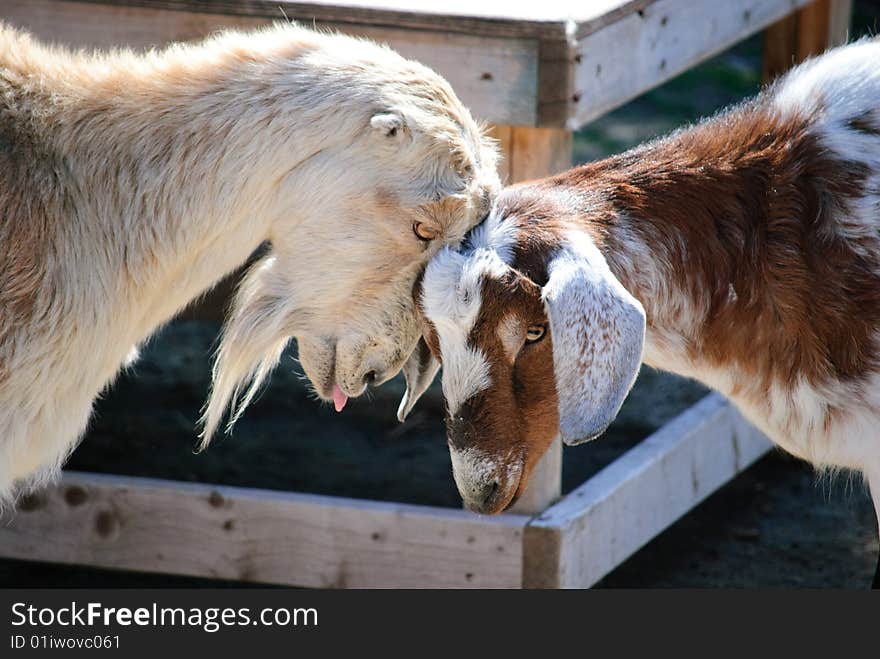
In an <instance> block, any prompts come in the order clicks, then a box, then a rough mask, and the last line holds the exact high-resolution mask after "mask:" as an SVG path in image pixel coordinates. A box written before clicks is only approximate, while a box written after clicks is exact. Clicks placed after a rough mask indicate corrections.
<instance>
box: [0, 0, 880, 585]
mask: <svg viewBox="0 0 880 659" xmlns="http://www.w3.org/2000/svg"><path fill="white" fill-rule="evenodd" d="M877 4H878V3H876V2H868V1H865V0H860V1H857V2H856V3H855V7H856V13H855V20H854V23H853V24H854V30H853V34H854V35H855V36H859V35H861V34H864V33H867V32H871V31H873V32H876V28H877V16H878V15H880V10H878V8H877ZM760 54H761V41H760V38H753V39H750V40H749V41H747V42H744V43H743V44H740V45H739V46H737V47H736V48H734V49H732V50H730V51H728V52H727V53H725V54H723V55H722V56H719V57H718V58H715V59H713V60H711V61H710V62H707V63H706V64H704V65H701V66H700V67H697V68H696V69H694V70H692V71H689V72H687V73H686V74H684V75H682V76H680V77H678V78H676V79H675V80H673V81H671V82H670V83H668V84H666V85H664V86H662V87H661V88H659V89H657V90H655V91H653V92H651V93H649V94H646V95H645V96H643V97H641V98H639V99H637V100H636V101H634V102H632V103H630V104H628V105H627V106H625V107H623V108H621V109H620V110H618V111H616V112H613V113H611V114H609V115H607V116H606V117H603V118H602V119H600V120H598V121H596V122H594V123H592V124H591V125H590V126H588V127H587V128H585V129H584V130H583V131H581V132H580V133H579V134H578V135H577V136H576V140H575V158H576V160H579V161H584V160H589V159H594V158H598V157H602V156H604V155H606V154H608V153H612V152H616V151H620V150H623V149H626V148H628V147H629V146H631V145H633V144H636V143H638V142H640V141H642V140H645V139H648V138H650V137H652V136H654V135H656V134H659V133H663V132H666V131H668V130H671V129H673V128H675V127H677V126H679V125H682V124H684V123H687V122H690V121H693V120H695V119H697V118H698V117H700V116H704V115H707V114H711V113H713V112H715V111H716V110H717V109H719V108H720V107H723V106H724V105H727V104H729V103H732V102H735V101H737V100H739V99H741V98H743V97H745V96H748V95H750V94H752V93H754V92H755V91H756V90H757V88H758V86H759V82H760V81H759V73H758V72H759V70H760V66H759V63H760ZM216 332H217V325H216V323H211V322H204V321H194V320H189V321H179V322H176V323H173V324H172V325H170V326H169V327H168V328H167V329H166V330H165V331H163V332H162V333H161V334H160V335H159V336H158V337H156V338H155V339H154V340H153V341H152V342H151V343H150V345H149V346H148V347H147V349H146V350H145V353H144V356H143V358H142V359H141V360H140V361H139V362H138V363H137V364H136V366H135V367H134V368H133V369H132V370H131V371H130V372H128V373H126V374H124V375H123V376H122V377H121V378H120V380H119V381H118V382H117V383H116V384H115V385H114V386H113V387H111V388H110V390H109V391H108V392H107V393H106V395H105V396H104V397H103V399H102V400H101V401H100V402H99V403H98V405H97V409H96V414H95V418H94V420H93V422H92V424H91V429H90V431H89V433H88V435H87V437H86V438H85V440H84V441H83V443H82V445H81V446H80V447H79V448H78V449H77V450H76V452H75V453H74V455H73V457H72V459H71V460H70V462H69V465H68V468H70V469H77V470H89V471H104V472H113V473H121V474H133V475H142V476H153V477H159V478H170V479H177V480H185V481H203V482H211V483H223V484H230V485H243V486H255V487H265V488H274V489H280V490H293V491H302V492H314V493H322V494H332V495H340V496H353V497H361V498H369V499H378V500H387V501H401V502H411V503H421V504H428V505H438V506H449V507H458V506H459V505H460V500H459V497H458V494H457V492H456V490H455V486H454V483H453V481H452V476H451V466H450V464H449V455H448V451H447V449H446V443H445V438H444V434H443V427H442V421H441V410H442V400H441V396H440V393H439V388H438V387H437V385H435V386H434V387H433V388H432V389H431V390H430V391H429V393H428V394H427V395H426V396H425V398H424V399H423V400H422V401H420V403H419V405H418V406H417V408H416V410H415V411H414V412H413V414H412V416H411V417H410V419H409V420H408V421H407V422H406V423H405V424H402V425H401V424H399V423H398V422H397V420H396V418H395V410H396V407H397V403H398V401H399V399H400V395H401V394H402V392H403V384H402V382H401V381H399V380H395V381H393V382H391V383H388V384H387V385H385V386H383V387H381V388H380V389H378V390H376V391H375V392H374V393H373V395H372V396H371V399H370V400H360V401H352V402H350V403H349V406H348V407H347V408H346V409H345V411H344V413H342V414H335V413H334V412H333V410H332V409H331V408H329V407H328V406H326V405H319V404H318V403H316V402H315V401H314V400H312V399H311V398H310V396H309V394H308V391H307V388H306V386H305V384H304V382H303V381H302V380H301V376H300V375H298V372H297V365H296V362H295V361H294V353H293V351H291V352H290V354H288V355H286V356H285V358H284V359H283V360H282V365H281V366H280V367H279V369H278V370H277V371H276V373H275V374H274V375H273V377H272V381H271V384H270V386H268V387H267V388H266V390H265V391H264V392H263V394H262V396H261V397H260V399H259V400H258V401H257V402H256V403H255V404H254V405H253V406H252V407H251V408H249V410H248V411H247V412H246V414H245V416H244V417H243V418H242V420H241V421H240V422H239V424H238V426H237V427H236V430H235V432H234V434H233V435H232V436H230V437H223V438H218V439H217V440H215V442H214V443H213V444H212V445H211V447H210V448H209V449H208V450H207V451H205V452H203V453H201V454H194V453H193V447H194V446H195V425H196V419H197V417H198V413H199V409H200V407H201V405H202V403H203V402H204V397H205V395H206V392H207V387H208V379H209V353H210V350H211V346H212V342H213V341H214V339H215V336H216ZM705 393H706V392H705V390H704V389H703V388H702V387H701V386H699V385H697V384H695V383H693V382H688V381H684V380H681V379H679V378H675V377H673V376H670V375H667V374H663V373H657V372H654V371H652V370H650V369H643V372H642V374H641V375H640V377H639V380H638V382H637V384H636V387H635V389H634V390H633V392H632V394H631V395H630V397H629V399H628V400H627V403H626V404H625V406H624V409H623V410H622V412H621V414H620V416H619V418H618V419H617V421H616V422H615V423H614V425H613V426H612V427H611V428H610V429H609V431H608V432H607V433H606V435H604V436H603V437H602V438H600V439H598V440H596V441H594V442H592V443H590V444H587V445H584V446H580V447H576V448H568V449H566V450H565V454H564V460H563V464H564V469H563V489H564V491H569V490H571V489H573V488H574V487H576V486H578V485H579V484H580V483H582V482H583V481H584V480H586V479H587V478H588V477H589V476H590V475H592V474H594V473H595V472H596V471H598V470H599V469H601V468H602V467H603V466H604V465H606V464H608V463H609V462H610V461H612V460H613V459H614V458H615V457H617V456H619V455H620V454H622V453H623V452H624V451H626V450H627V449H628V448H630V447H631V446H633V445H634V444H635V443H636V442H638V441H639V440H641V439H642V438H644V437H645V436H647V435H648V434H650V433H651V432H653V430H655V429H656V428H658V427H659V426H660V425H662V424H663V423H664V422H665V421H667V420H668V419H670V418H671V417H672V416H674V415H675V414H677V413H678V412H680V411H681V410H683V409H685V408H686V407H687V406H689V405H691V404H693V403H694V402H696V401H697V400H699V398H700V397H702V396H703V395H705ZM877 553H878V543H877V530H876V520H875V517H874V513H873V509H872V506H871V502H870V499H869V497H868V496H867V492H866V489H865V487H864V486H863V485H862V484H861V482H860V481H858V480H853V479H850V478H847V476H846V475H843V476H838V477H836V478H834V479H832V480H828V479H822V478H819V477H817V476H816V475H815V474H814V472H813V471H812V469H810V468H809V467H808V466H806V465H805V464H803V463H801V462H799V461H797V460H794V459H792V458H789V457H787V456H785V455H783V454H781V453H780V452H774V453H771V454H770V455H768V456H767V457H765V458H764V459H762V460H761V461H759V462H758V463H757V464H756V465H755V466H753V467H752V468H750V469H748V470H747V471H746V472H745V473H743V474H742V475H741V476H739V477H737V478H736V479H734V481H732V482H731V483H730V484H729V485H727V486H726V487H724V488H722V489H721V490H720V491H719V492H717V493H716V494H715V495H713V496H712V497H710V498H709V499H708V500H707V501H706V502H704V503H703V504H702V505H700V506H698V507H697V508H695V509H694V510H693V511H691V512H690V513H689V514H688V515H686V516H685V517H683V518H682V519H681V520H680V521H679V522H677V523H676V524H674V525H673V526H672V527H670V528H669V529H668V530H667V531H666V532H664V533H663V534H661V535H660V536H659V537H658V538H656V539H655V540H654V541H652V542H650V543H649V544H648V545H647V546H646V547H644V548H643V549H642V550H640V551H639V552H638V553H636V554H635V555H634V556H633V557H632V558H631V559H630V560H628V561H627V562H626V563H624V564H623V565H621V566H620V567H619V568H618V569H617V570H615V571H614V572H612V573H611V574H610V575H608V576H607V577H606V578H605V579H604V580H603V581H602V582H601V583H600V584H599V586H600V587H609V588H629V587H737V588H738V587H827V588H866V587H867V586H868V585H869V584H870V582H871V577H872V575H873V572H874V566H875V564H876V556H877ZM217 585H239V584H237V583H236V584H232V583H230V584H224V583H222V582H216V581H208V580H201V579H191V578H186V577H169V576H163V575H149V574H139V573H135V572H114V571H105V570H96V569H88V568H79V567H64V566H52V565H44V564H39V563H32V562H25V561H10V560H0V587H11V586H95V587H100V586H123V587H124V586H217Z"/></svg>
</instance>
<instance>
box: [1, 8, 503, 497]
mask: <svg viewBox="0 0 880 659" xmlns="http://www.w3.org/2000/svg"><path fill="white" fill-rule="evenodd" d="M495 159H496V154H495V151H494V147H493V146H492V145H491V144H490V143H489V141H488V140H486V139H485V138H484V137H483V135H482V134H481V131H480V129H479V128H478V127H477V126H476V124H475V123H474V121H473V119H472V118H471V116H470V114H469V113H468V111H467V110H466V109H465V108H464V107H463V106H462V105H461V103H460V102H459V101H458V99H457V98H456V96H455V94H454V93H453V91H452V90H451V89H450V87H449V85H448V84H447V83H446V82H445V81H444V80H443V79H442V78H441V77H440V76H438V75H437V74H436V73H434V72H432V71H431V70H429V69H427V68H426V67H424V66H422V65H420V64H418V63H415V62H411V61H408V60H405V59H403V58H402V57H400V56H399V55H397V54H396V53H394V52H393V51H391V50H390V49H388V48H385V47H380V46H377V45H375V44H372V43H369V42H367V41H364V40H358V39H352V38H348V37H344V36H340V35H330V34H322V33H317V32H313V31H309V30H306V29H302V28H299V27H296V26H291V25H286V24H285V25H278V26H275V27H273V28H270V29H265V30H262V31H258V32H254V33H251V34H240V33H235V32H228V33H225V34H222V35H219V36H217V37H214V38H212V39H209V40H207V41H205V42H204V43H201V44H197V45H176V46H172V47H170V48H168V49H166V50H162V51H159V52H149V53H146V54H142V55H138V54H135V53H132V52H128V51H121V52H114V53H110V54H86V53H71V52H67V51H63V50H60V49H53V48H48V47H45V46H43V45H41V44H39V43H37V42H35V41H34V40H32V39H31V38H30V37H29V36H28V35H26V34H23V33H20V32H17V31H15V30H13V29H11V28H8V27H3V26H2V25H0V499H3V498H6V499H8V498H10V496H12V494H13V492H14V490H21V488H22V487H23V486H26V485H27V484H29V483H30V484H33V483H37V482H40V481H41V480H44V479H45V478H48V477H50V476H51V475H52V474H54V473H55V472H56V470H57V468H58V467H59V465H60V464H61V463H62V462H63V460H64V459H65V457H66V456H67V455H68V453H69V452H70V451H71V450H72V448H73V447H74V445H75V444H76V441H77V439H78V438H79V437H80V436H81V434H82V432H83V430H84V429H85V427H86V423H87V420H88V418H89V414H90V410H91V406H92V402H93V400H94V398H95V397H96V395H97V394H98V393H99V392H100V391H101V389H102V388H103V387H105V386H106V385H107V383H108V382H110V380H111V379H112V378H113V377H114V376H115V374H116V373H117V372H118V370H119V368H120V367H121V366H122V365H123V364H124V363H125V362H126V360H127V359H132V358H133V356H135V355H136V349H135V350H133V349H132V346H136V345H137V344H138V343H140V342H142V341H144V340H145V339H146V338H147V337H148V336H149V335H150V334H151V333H152V332H154V331H155V330H156V328H157V327H158V326H159V325H160V324H162V323H164V322H166V321H168V320H169V319H170V318H171V317H172V316H174V314H176V313H177V312H178V311H179V310H180V309H181V308H183V307H184V306H185V305H186V304H187V303H189V302H190V301H192V300H193V299H194V298H196V297H198V296H199V295H200V294H202V293H203V292H205V291H206V290H207V289H209V288H210V287H211V286H213V285H214V284H215V283H216V282H217V281H218V280H220V279H221V278H222V277H223V276H224V275H225V274H226V273H228V272H230V271H231V270H233V269H234V268H236V267H237V266H238V265H240V264H241V263H243V262H244V261H245V260H246V259H247V257H248V255H249V254H251V252H252V251H253V250H254V248H256V247H257V246H258V245H259V244H260V243H261V242H263V241H266V240H269V241H271V246H272V247H271V250H270V252H269V254H268V255H267V256H266V258H263V259H262V260H261V261H260V262H259V263H258V264H256V265H255V266H254V267H253V268H252V269H251V270H250V272H249V273H248V275H247V277H246V280H245V281H244V283H243V284H242V286H241V289H240V290H239V292H238V295H237V297H236V299H235V302H234V304H233V307H232V309H231V312H230V314H229V319H228V322H227V324H226V328H225V331H224V334H223V338H222V342H221V344H220V348H219V352H218V357H217V362H216V367H215V371H214V380H213V389H212V393H211V398H210V401H209V403H208V405H207V408H206V413H205V430H204V435H203V437H204V441H205V442H207V441H208V439H209V438H210V437H211V435H212V433H213V432H214V431H215V429H216V428H217V427H218V424H219V423H220V421H221V419H222V417H223V415H224V413H225V410H226V408H227V406H228V405H229V404H230V403H231V404H232V406H233V417H232V418H233V421H234V419H235V418H236V417H237V415H238V414H240V413H241V410H242V409H243V407H244V406H245V405H246V404H247V402H248V401H249V400H250V398H251V396H252V394H253V392H254V389H255V388H256V387H257V386H258V385H259V384H260V382H261V381H262V380H263V379H264V378H265V376H266V375H267V373H268V372H269V371H270V370H271V368H272V367H273V366H274V365H275V363H276V361H277V359H278V357H279V354H280V353H281V351H282V349H283V347H284V345H285V344H286V343H287V341H288V340H289V339H290V337H292V336H296V337H297V338H298V339H299V348H300V357H301V360H302V364H303V367H304V369H305V371H306V374H307V375H308V376H309V378H310V379H311V381H312V382H313V383H314V387H315V389H316V391H317V392H318V394H319V395H320V396H321V397H322V398H324V399H325V400H326V399H330V398H333V399H334V400H335V401H336V404H337V408H340V407H341V406H342V405H344V403H345V400H346V398H347V397H348V396H349V395H351V396H355V395H359V394H360V393H361V392H362V391H363V390H364V388H365V387H366V386H367V384H370V383H379V382H381V381H383V380H385V379H387V378H389V377H391V376H392V375H394V374H395V373H396V372H397V371H399V370H400V368H401V366H402V365H403V364H404V362H405V361H406V360H407V358H408V356H409V355H410V354H411V353H412V352H413V351H414V349H415V347H416V345H417V342H418V340H419V336H420V333H419V327H418V322H417V320H416V317H415V315H414V313H413V308H412V297H411V291H412V286H413V282H414V280H415V277H416V274H417V272H419V271H420V270H421V268H422V267H423V266H424V264H425V263H426V262H427V260H428V258H429V257H430V256H431V255H432V254H433V253H434V252H436V251H437V250H438V249H439V248H440V247H441V246H442V245H444V244H451V243H456V242H457V241H459V240H460V239H461V237H462V236H463V235H464V233H465V232H466V231H467V230H468V229H469V228H470V227H471V226H473V225H474V224H475V223H476V222H477V221H478V220H479V218H480V217H482V216H483V215H484V214H485V212H486V210H487V209H488V207H489V205H490V204H491V201H492V199H493V197H494V194H495V193H496V192H497V189H498V188H499V187H500V185H499V182H498V178H497V173H496V170H495ZM127 356H128V357H127ZM408 372H409V371H408ZM411 384H412V385H413V387H414V391H415V392H418V388H419V386H421V385H423V384H424V383H417V382H416V383H411ZM236 401H238V402H236ZM0 503H2V501H0Z"/></svg>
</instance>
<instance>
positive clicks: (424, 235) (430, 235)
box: [412, 222, 437, 242]
mask: <svg viewBox="0 0 880 659" xmlns="http://www.w3.org/2000/svg"><path fill="white" fill-rule="evenodd" d="M412 229H413V233H414V234H416V238H418V239H419V240H422V241H424V242H428V241H429V240H434V238H436V237H437V232H436V231H434V229H432V228H431V227H429V226H425V224H424V223H422V222H413V227H412Z"/></svg>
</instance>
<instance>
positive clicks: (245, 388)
mask: <svg viewBox="0 0 880 659" xmlns="http://www.w3.org/2000/svg"><path fill="white" fill-rule="evenodd" d="M274 266H275V257H273V256H268V257H266V258H264V259H262V260H261V261H259V262H257V263H256V264H255V265H254V266H253V267H252V268H251V269H250V270H249V271H248V273H247V275H246V276H245V278H244V280H243V281H242V283H241V285H240V287H239V289H238V292H237V293H236V295H235V301H234V302H233V305H232V311H231V312H230V313H229V317H228V319H227V321H226V324H225V325H224V327H223V331H222V334H221V337H220V345H219V347H218V349H217V352H216V356H215V359H214V366H213V369H212V371H211V391H210V394H209V395H208V401H207V403H206V404H205V408H204V410H203V413H202V418H201V421H200V422H201V424H202V432H201V435H200V439H201V442H200V446H199V450H203V449H204V448H205V447H206V446H207V445H208V444H209V443H210V441H211V438H212V437H213V436H214V434H215V433H216V432H217V429H218V428H219V427H220V424H221V422H222V420H223V417H224V415H225V413H226V410H227V409H229V418H228V421H227V423H226V428H225V430H226V432H230V431H231V430H232V427H233V426H234V425H235V422H236V421H238V419H239V417H241V415H242V413H243V412H244V410H245V409H246V408H247V406H248V405H249V404H250V402H251V401H252V400H253V398H254V396H255V395H256V393H257V392H258V391H259V390H260V386H261V385H262V384H263V382H264V381H265V379H266V376H268V375H269V374H270V373H271V372H272V370H273V369H274V368H275V366H277V364H278V361H279V360H280V359H281V355H282V353H283V352H284V348H285V347H286V346H287V344H288V343H289V342H290V340H291V339H292V338H293V335H294V334H295V330H296V328H295V327H294V326H293V324H292V323H291V320H292V319H293V318H295V317H297V315H298V314H296V313H295V310H294V309H293V308H292V305H291V303H290V301H289V300H288V299H287V297H286V296H284V295H282V291H281V290H280V289H281V288H282V286H280V285H279V284H280V283H281V282H279V281H278V277H277V276H276V274H275V269H274Z"/></svg>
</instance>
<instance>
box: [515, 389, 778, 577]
mask: <svg viewBox="0 0 880 659" xmlns="http://www.w3.org/2000/svg"><path fill="white" fill-rule="evenodd" d="M598 441H601V440H598ZM770 447H771V444H770V442H769V441H768V440H767V439H766V438H765V437H764V436H763V435H762V434H761V433H760V432H759V431H757V430H756V429H755V428H754V427H752V426H751V425H750V424H748V423H747V422H746V421H745V420H744V419H743V418H742V417H741V416H740V414H739V413H738V412H737V411H736V410H735V409H734V408H733V406H732V405H731V404H730V403H728V402H727V401H726V400H725V399H724V398H723V397H722V396H720V395H719V394H711V395H709V396H707V397H706V398H704V399H703V400H702V401H700V402H699V403H698V404H697V405H695V406H693V407H691V408H690V409H688V410H687V411H685V412H684V413H683V414H681V415H680V416H678V417H676V418H675V419H674V420H673V421H671V422H670V423H668V424H666V425H665V426H663V427H662V428H661V429H660V430H658V431H657V432H656V433H654V434H653V435H651V436H650V437H648V438H647V439H645V440H644V441H643V442H641V443H640V444H639V445H638V446H636V447H635V448H633V449H632V450H630V451H629V452H627V453H626V454H624V455H623V456H622V457H621V458H619V459H618V460H616V461H615V462H613V463H612V464H611V465H609V466H608V467H606V468H605V469H603V470H602V471H601V472H599V473H598V474H597V475H596V476H594V477H593V478H591V479H590V480H589V481H587V482H586V483H584V484H583V485H581V486H580V487H579V488H577V489H576V490H574V491H573V492H571V493H569V494H568V495H567V496H565V497H564V498H563V499H562V500H561V501H560V502H559V503H557V504H556V505H554V506H552V507H550V508H549V509H547V510H546V511H545V512H544V513H543V514H541V515H540V516H538V517H537V518H535V519H534V520H533V521H532V522H531V523H530V524H529V525H528V526H527V527H526V535H525V543H524V545H525V546H524V552H525V555H524V563H523V583H524V586H525V587H532V588H585V587H589V586H591V585H592V584H594V583H595V582H596V581H598V580H599V579H601V578H602V577H603V576H604V575H605V574H607V573H608V572H610V571H611V570H612V569H613V568H614V567H616V566H617V565H619V564H620V563H622V562H623V561H624V560H626V558H628V557H629V556H630V555H632V554H633V553H634V552H635V551H636V550H637V549H639V548H640V547H642V546H643V545H644V544H645V543H647V542H648V541H649V540H650V539H651V538H653V537H654V536H656V535H657V534H658V533H660V532H661V531H662V530H663V529H665V528H666V527H667V526H669V525H670V524H672V522H674V521H675V520H676V519H678V518H679V517H680V516H681V515H683V514H684V513H686V512H687V511H688V510H690V509H691V508H693V507H694V506H695V505H696V504H697V503H699V502H700V501H702V500H703V499H704V498H706V497H707V496H708V495H709V494H711V493H712V492H714V491H715V490H716V489H717V488H719V487H720V486H721V485H723V484H724V483H726V482H727V481H728V480H730V479H731V478H732V477H733V476H734V475H736V474H738V473H739V472H741V471H742V470H743V469H745V468H746V467H747V466H749V465H750V464H752V463H753V462H754V461H755V460H757V459H758V458H759V457H760V456H761V455H763V454H764V453H766V452H767V451H768V450H769V449H770Z"/></svg>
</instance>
